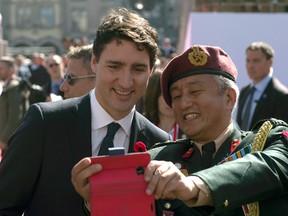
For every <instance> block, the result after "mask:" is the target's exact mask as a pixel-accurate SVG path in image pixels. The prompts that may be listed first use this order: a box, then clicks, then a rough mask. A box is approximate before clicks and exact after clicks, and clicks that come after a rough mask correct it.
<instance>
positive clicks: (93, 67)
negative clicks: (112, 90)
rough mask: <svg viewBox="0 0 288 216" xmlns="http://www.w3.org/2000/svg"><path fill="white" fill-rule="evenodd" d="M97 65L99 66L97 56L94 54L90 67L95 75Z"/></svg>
mask: <svg viewBox="0 0 288 216" xmlns="http://www.w3.org/2000/svg"><path fill="white" fill-rule="evenodd" d="M96 64H97V59H96V56H95V55H94V54H92V57H91V63H90V65H91V69H92V70H93V72H94V73H96Z"/></svg>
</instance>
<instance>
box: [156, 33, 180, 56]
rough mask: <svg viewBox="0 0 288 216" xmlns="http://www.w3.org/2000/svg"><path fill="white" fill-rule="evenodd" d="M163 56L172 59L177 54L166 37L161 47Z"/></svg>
mask: <svg viewBox="0 0 288 216" xmlns="http://www.w3.org/2000/svg"><path fill="white" fill-rule="evenodd" d="M159 49H160V54H161V56H164V57H166V58H167V59H170V58H171V57H173V56H174V55H175V53H177V49H176V48H175V47H174V46H172V44H171V40H170V38H168V37H166V38H164V39H163V41H162V45H161V46H160V47H159Z"/></svg>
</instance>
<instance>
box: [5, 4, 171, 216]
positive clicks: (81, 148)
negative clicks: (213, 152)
mask: <svg viewBox="0 0 288 216" xmlns="http://www.w3.org/2000/svg"><path fill="white" fill-rule="evenodd" d="M157 39H158V35H157V31H156V29H155V28H153V27H152V26H150V24H149V23H148V21H147V20H145V19H144V18H143V17H141V16H140V15H139V14H137V13H134V12H132V11H129V10H127V9H125V8H119V9H117V10H113V11H111V12H110V13H109V14H108V15H107V16H105V17H103V20H102V22H101V24H100V26H99V27H98V29H97V33H96V38H95V40H94V43H93V54H92V59H91V68H92V70H93V71H94V73H96V74H97V78H96V82H95V88H94V89H93V90H92V91H91V92H90V93H89V94H86V95H84V96H82V97H75V98H70V99H66V100H60V101H55V102H49V103H38V104H34V105H32V106H30V108H29V110H28V112H27V114H26V115H25V118H24V120H23V121H22V123H21V124H20V126H19V127H18V128H17V130H16V132H15V133H14V134H13V136H12V137H11V138H10V139H9V141H8V143H9V147H8V149H7V151H6V153H5V154H4V156H3V158H2V161H1V163H0V215H22V214H23V213H24V215H41V216H48V215H49V216H52V215H53V216H54V215H61V216H71V215H77V216H81V215H84V212H83V198H82V197H81V196H80V195H79V194H78V193H77V192H80V191H77V190H75V188H74V187H73V184H72V182H71V170H72V168H73V166H74V165H75V164H77V163H78V162H79V161H80V160H81V159H83V158H86V157H89V158H90V157H91V156H96V155H107V154H109V150H108V148H109V147H112V146H115V147H123V148H124V149H125V153H128V152H134V147H135V145H136V143H138V142H142V143H144V144H145V145H146V146H145V145H144V146H145V148H147V149H149V148H151V147H152V145H154V143H156V142H161V141H165V140H168V139H170V135H169V134H168V133H166V132H165V131H163V130H161V129H160V128H158V127H156V126H155V125H154V124H152V123H151V122H150V121H148V120H147V119H146V118H145V117H144V116H142V115H141V114H140V113H138V112H137V111H135V104H136V102H137V101H138V100H139V99H140V97H141V96H142V95H143V94H144V91H145V89H146V86H147V82H148V79H149V76H150V74H151V71H152V68H153V66H154V64H155V61H156V53H157ZM106 134H107V136H106ZM113 136H114V137H113ZM105 137H106V138H105ZM107 137H108V138H109V139H111V140H112V141H110V142H106V140H107ZM113 140H117V142H113ZM102 141H103V142H102ZM113 143H114V144H115V145H114V144H113ZM108 144H110V146H109V145H108ZM136 147H137V145H136ZM86 162H88V165H89V164H90V163H91V161H89V159H88V160H87V161H85V162H84V163H86ZM78 171H79V173H78V172H73V174H72V178H73V179H74V178H75V177H76V176H78V174H79V175H80V176H81V175H82V171H81V170H78ZM76 178H77V177H76ZM86 180H87V179H86ZM73 182H74V181H73ZM87 183H88V181H87V182H86V184H87ZM16 186H17V187H16Z"/></svg>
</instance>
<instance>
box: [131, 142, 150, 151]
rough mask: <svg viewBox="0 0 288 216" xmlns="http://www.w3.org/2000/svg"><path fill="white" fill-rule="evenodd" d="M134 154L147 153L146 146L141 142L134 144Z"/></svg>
mask: <svg viewBox="0 0 288 216" xmlns="http://www.w3.org/2000/svg"><path fill="white" fill-rule="evenodd" d="M134 151H135V152H145V151H147V148H146V145H145V144H144V143H143V142H136V143H135V145H134Z"/></svg>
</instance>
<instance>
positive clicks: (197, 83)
mask: <svg viewBox="0 0 288 216" xmlns="http://www.w3.org/2000/svg"><path fill="white" fill-rule="evenodd" d="M185 83H186V84H187V85H188V86H196V85H199V86H200V85H201V84H202V83H203V82H202V81H198V80H197V81H187V82H185ZM177 89H179V86H178V85H177V86H171V88H170V91H173V90H177Z"/></svg>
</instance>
